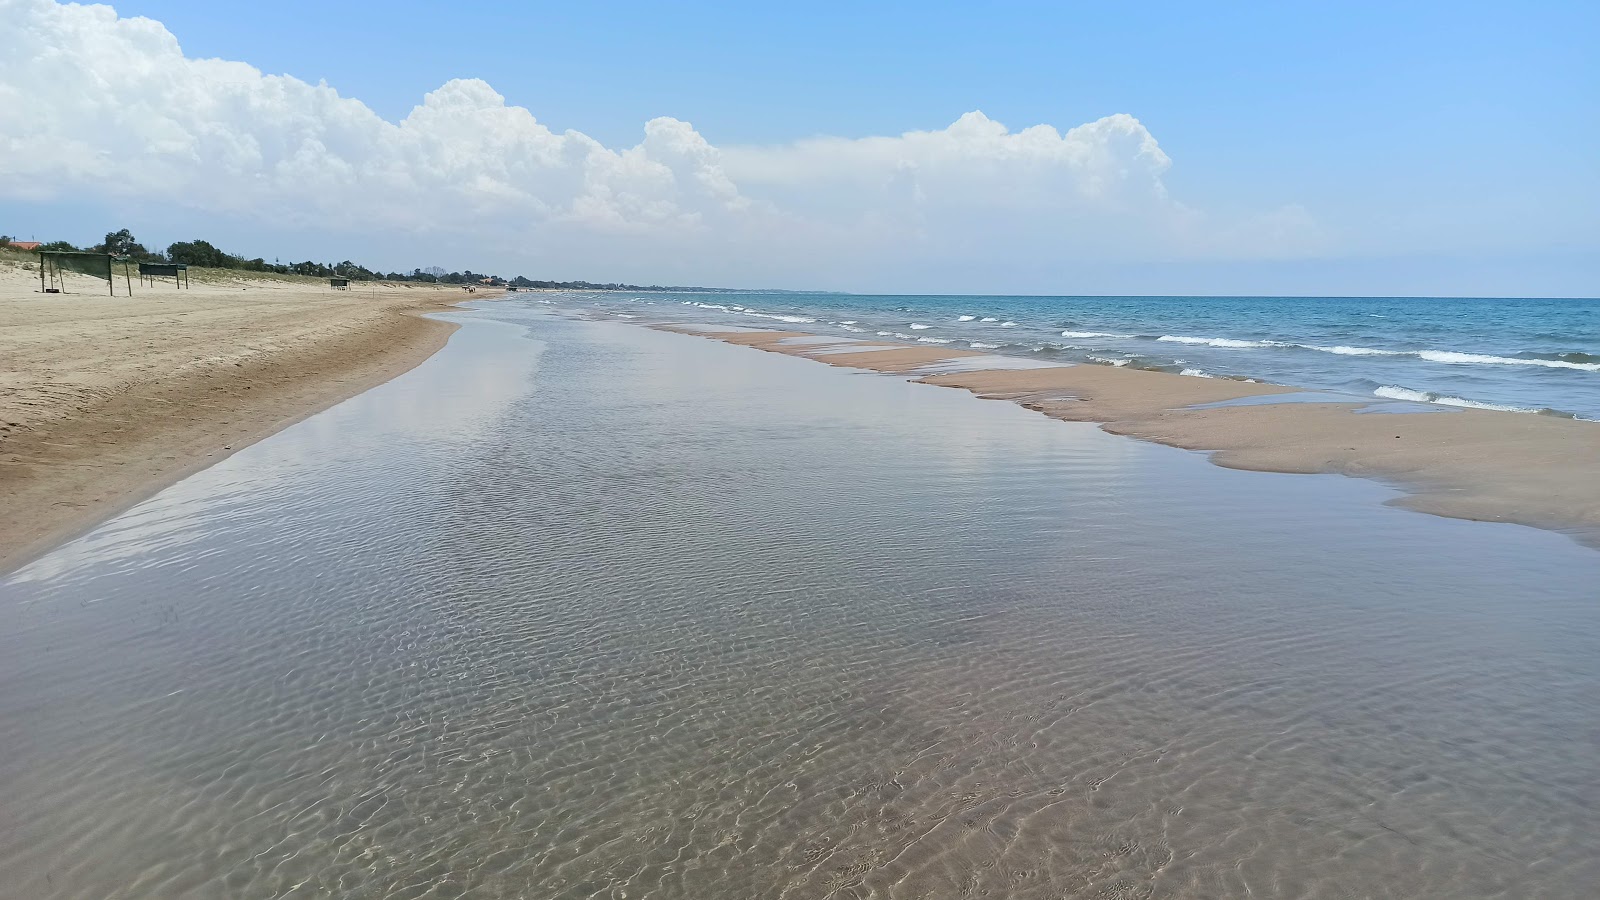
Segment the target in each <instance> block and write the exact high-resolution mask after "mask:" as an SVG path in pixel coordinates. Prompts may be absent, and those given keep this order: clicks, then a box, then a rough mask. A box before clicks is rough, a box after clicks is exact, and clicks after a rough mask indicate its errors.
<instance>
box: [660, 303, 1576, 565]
mask: <svg viewBox="0 0 1600 900" xmlns="http://www.w3.org/2000/svg"><path fill="white" fill-rule="evenodd" d="M657 327H660V328H662V329H664V330H668V331H678V332H682V333H687V334H697V335H700V336H702V337H709V338H714V339H717V340H721V341H726V342H728V343H734V344H740V345H743V346H748V347H755V348H758V349H761V350H767V351H771V352H775V353H784V354H788V355H790V356H801V357H806V358H810V359H814V360H817V361H819V362H825V363H828V364H830V365H835V366H847V367H852V368H861V369H868V370H871V371H876V372H885V373H896V374H918V373H924V372H928V371H929V370H930V368H937V367H938V366H939V365H940V364H941V363H945V364H948V363H950V362H956V363H963V364H964V365H965V366H967V367H970V368H971V370H970V371H953V372H945V373H942V374H926V375H925V376H924V377H922V378H921V379H919V380H920V381H922V382H924V383H927V384H933V385H940V386H944V387H952V388H962V389H965V390H968V391H971V392H973V393H974V394H977V395H979V396H981V397H985V398H989V399H996V400H1010V401H1012V402H1015V403H1018V404H1021V405H1022V406H1025V407H1027V408H1029V409H1032V410H1036V411H1038V412H1041V413H1043V414H1045V415H1047V416H1050V417H1052V418H1056V419H1063V420H1066V421H1073V422H1095V423H1099V424H1100V425H1101V427H1102V428H1104V429H1105V430H1106V431H1109V432H1111V433H1113V434H1120V435H1128V436H1131V437H1136V438H1142V439H1145V440H1151V441H1156V442H1159V443H1163V444H1168V445H1170V446H1174V447H1182V448H1184V449H1189V450H1201V451H1209V452H1211V453H1212V456H1211V459H1212V460H1213V461H1214V462H1216V463H1217V464H1218V465H1222V466H1227V467H1230V468H1238V469H1251V470H1257V471H1267V472H1293V473H1332V474H1339V475H1348V476H1354V477H1360V478H1373V479H1377V480H1379V481H1383V482H1385V483H1387V484H1390V485H1392V486H1395V487H1399V488H1401V489H1402V490H1404V491H1405V492H1406V495H1405V496H1403V497H1400V498H1397V499H1396V500H1395V501H1393V502H1394V503H1396V504H1398V505H1401V506H1405V507H1407V508H1410V509H1415V510H1419V511H1422V512H1427V513H1433V514H1436V515H1442V516H1450V517H1453V518H1461V519H1472V520H1477V521H1490V522H1514V523H1517V524H1522V525H1531V526H1534V527H1538V528H1545V529H1550V530H1555V531H1561V532H1565V533H1567V534H1570V535H1571V536H1572V537H1574V538H1575V539H1577V540H1579V541H1581V542H1583V543H1585V544H1588V545H1590V546H1600V423H1595V422H1586V421H1578V420H1572V419H1563V418H1556V417H1553V416H1537V415H1527V414H1520V413H1510V412H1499V411H1495V410H1480V409H1448V410H1447V409H1442V408H1428V407H1422V406H1417V407H1416V408H1415V411H1410V412H1388V411H1385V412H1372V411H1370V410H1371V408H1372V407H1374V406H1377V405H1381V404H1375V403H1374V402H1372V401H1362V400H1359V399H1357V398H1352V401H1351V402H1348V403H1344V402H1310V403H1306V402H1262V403H1254V404H1250V405H1240V406H1220V407H1219V406H1212V407H1210V408H1203V409H1195V408H1193V407H1196V406H1203V405H1206V404H1216V403H1226V402H1228V401H1233V400H1240V399H1245V398H1255V397H1263V398H1265V397H1271V396H1272V395H1284V396H1285V397H1288V396H1291V395H1294V394H1296V393H1297V392H1298V391H1297V389H1296V388H1292V387H1285V386H1282V385H1271V384H1259V383H1251V382H1242V381H1232V380H1227V379H1214V378H1195V377H1187V376H1183V375H1171V374H1167V373H1162V372H1145V371H1138V370H1128V369H1118V368H1112V367H1107V366H1088V365H1060V366H1042V367H1035V368H1027V369H1020V370H1018V369H1005V370H996V369H986V368H984V367H983V366H984V364H985V361H986V360H992V361H996V364H1002V363H1004V362H1006V361H1007V359H1008V358H1005V357H995V356H988V355H985V354H982V353H977V352H974V351H969V350H952V349H946V348H941V347H919V346H914V345H900V346H895V347H894V348H893V349H872V350H864V351H862V352H850V350H849V346H850V342H848V341H838V340H836V341H833V342H829V343H823V342H821V340H820V339H817V340H812V339H811V338H815V337H816V336H812V335H807V334H805V333H804V332H794V331H758V330H753V329H752V330H743V331H721V330H714V331H708V330H705V329H701V328H696V327H693V326H674V325H660V326H657ZM889 343H892V342H885V341H876V340H875V341H873V342H872V346H873V347H883V346H885V345H887V344H889Z"/></svg>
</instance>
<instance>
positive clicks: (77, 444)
mask: <svg viewBox="0 0 1600 900" xmlns="http://www.w3.org/2000/svg"><path fill="white" fill-rule="evenodd" d="M17 256H18V258H17V259H14V260H13V259H8V260H5V261H3V262H0V360H3V361H4V362H3V365H0V571H3V570H6V569H10V568H13V567H15V566H17V565H19V564H20V563H22V562H23V561H25V560H27V559H29V558H31V557H33V556H35V555H37V554H38V553H40V552H41V551H43V550H45V549H47V548H48V547H50V546H51V545H53V544H56V543H59V542H60V541H62V540H64V539H66V538H68V537H71V536H72V535H75V534H77V533H79V532H81V531H83V530H84V529H86V528H88V527H89V526H91V525H93V524H95V523H96V522H99V521H101V520H103V519H105V518H108V517H110V516H112V515H114V514H116V513H118V512H120V511H122V510H124V509H126V508H127V507H129V506H130V505H132V504H133V503H134V502H137V501H138V500H140V499H143V498H144V497H147V496H149V495H150V494H151V493H153V492H154V491H156V490H158V489H159V488H161V487H164V486H166V485H168V484H171V483H172V482H174V481H176V480H178V479H180V478H182V477H183V476H184V475H186V474H189V473H191V472H194V471H197V470H199V469H201V468H204V467H205V466H207V465H210V464H212V463H214V462H216V461H217V460H219V459H222V458H223V457H225V456H227V455H228V454H229V453H232V452H234V451H237V450H238V449H240V448H242V447H244V446H246V445H248V444H250V443H252V442H254V441H256V440H259V439H261V438H262V437H265V436H266V435H269V434H272V433H273V432H275V431H277V430H279V429H281V428H282V427H283V426H285V425H287V424H289V423H291V422H294V421H297V420H299V419H301V418H304V417H305V416H307V415H309V414H311V413H314V412H316V411H318V410H321V409H325V408H327V407H328V406H330V405H332V404H334V403H336V402H338V401H340V400H343V399H345V398H346V397H350V396H353V395H355V394H358V393H360V392H361V391H363V390H366V389H367V388H369V387H371V386H373V385H375V384H379V383H382V382H384V381H387V380H388V379H390V378H392V377H394V376H395V375H397V374H399V373H400V372H404V371H406V370H407V369H409V368H411V367H413V366H415V365H416V364H417V363H419V362H420V361H422V360H423V359H426V358H427V357H428V356H429V355H431V354H432V353H434V352H435V351H437V350H438V349H439V348H440V347H441V346H443V345H444V342H445V340H446V339H447V338H448V336H449V334H450V332H451V330H452V328H453V326H451V325H449V324H447V323H444V322H439V321H433V320H429V319H425V318H422V317H421V314H423V313H427V312H430V311H434V310H440V309H446V308H448V307H449V306H450V305H451V304H453V303H455V302H458V301H459V300H461V299H462V298H463V297H464V296H466V295H465V294H464V293H463V292H462V291H461V289H459V288H436V287H434V286H432V285H398V284H383V285H365V286H361V285H358V286H357V287H356V288H355V289H353V290H350V291H334V290H331V289H330V288H329V287H328V284H327V281H326V280H322V281H320V282H319V281H316V280H312V279H287V278H284V279H273V278H261V277H251V276H250V275H249V274H248V273H206V274H198V273H197V277H196V278H195V279H194V281H193V282H192V286H191V287H189V288H187V289H183V290H178V289H175V288H173V286H172V284H171V282H170V281H168V282H165V283H160V282H158V283H157V284H156V285H155V286H152V287H145V286H142V285H140V284H138V283H137V282H135V283H134V284H133V296H132V297H131V298H130V297H127V296H123V294H125V287H124V285H123V283H122V282H121V281H120V280H119V281H118V282H117V284H116V290H117V294H118V295H119V296H115V297H110V296H107V295H106V283H105V282H104V281H102V280H98V279H93V278H88V277H83V276H73V277H72V278H71V280H70V282H69V290H70V291H71V293H68V294H41V293H39V292H38V290H39V280H38V273H37V272H36V271H28V270H25V269H23V268H22V266H21V263H22V261H23V258H22V257H21V255H20V254H18V255H17ZM475 296H483V295H482V294H478V295H475Z"/></svg>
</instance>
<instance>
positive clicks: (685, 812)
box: [0, 297, 1600, 900]
mask: <svg viewBox="0 0 1600 900" xmlns="http://www.w3.org/2000/svg"><path fill="white" fill-rule="evenodd" d="M542 299H552V298H546V297H538V298H518V299H510V300H501V301H497V302H494V303H488V304H481V305H479V304H469V308H467V309H462V310H454V311H450V312H447V313H443V314H440V315H442V316H443V317H445V318H446V319H447V320H448V324H450V325H458V326H460V327H459V328H457V330H455V331H453V332H452V333H451V334H450V336H449V340H448V342H447V344H446V346H445V347H444V348H443V349H442V350H441V351H440V352H438V353H436V354H434V355H433V356H431V357H429V358H428V359H427V360H426V361H425V362H423V363H422V364H420V365H418V366H416V367H415V368H412V369H410V370H408V371H407V372H405V373H403V374H401V375H399V376H398V377H396V378H393V379H392V380H390V381H387V382H385V383H384V384H381V385H378V386H376V387H374V388H372V389H371V390H368V391H365V392H363V393H361V394H359V395H356V396H353V397H351V398H350V399H348V400H346V401H344V402H341V403H337V404H335V405H333V406H332V407H330V408H328V409H326V410H324V411H323V412H320V413H317V414H315V415H311V416H309V417H306V418H304V419H302V420H300V421H298V422H295V423H294V424H292V425H289V426H288V427H286V428H284V429H283V430H281V431H279V432H278V433H276V434H273V435H271V436H269V437H267V438H265V439H263V440H261V441H259V442H257V443H255V444H253V445H251V446H248V447H245V448H243V449H242V450H239V451H238V452H236V453H233V454H232V455H229V456H227V457H226V458H222V459H220V460H219V461H218V462H216V463H215V464H213V465H211V466H209V467H207V468H206V469H204V470H203V471H199V472H197V473H195V474H193V475H192V476H190V477H187V478H184V479H183V480H181V481H178V482H176V483H174V484H172V485H170V486H169V487H166V488H165V489H162V490H160V491H159V492H157V493H156V494H154V495H153V496H151V497H150V498H148V499H146V500H143V501H141V502H139V503H138V504H136V505H135V506H133V507H132V508H130V509H128V510H127V511H125V512H123V513H122V514H120V515H118V516H115V517H113V518H111V519H109V520H108V521H106V522H104V523H102V524H101V525H99V526H97V527H95V528H93V529H91V530H90V531H88V532H87V533H86V534H84V535H82V536H80V537H78V538H75V539H73V540H71V541H69V542H67V543H65V544H62V545H60V546H58V547H56V548H54V549H53V550H51V551H49V552H47V553H45V554H43V555H41V556H39V557H38V558H36V559H34V560H33V561H32V562H30V563H28V564H26V565H24V566H23V567H21V568H20V569H17V570H16V571H14V572H12V573H11V574H10V575H9V576H7V577H5V578H4V579H3V580H0V683H4V684H6V685H7V686H8V687H7V690H6V691H5V692H0V795H4V796H5V797H6V798H7V802H6V803H5V804H4V806H3V807H0V870H3V871H5V872H6V873H7V877H6V878H5V879H4V880H3V883H0V897H7V898H10V897H17V898H19V900H20V898H24V897H26V898H29V900H55V898H68V897H84V896H104V895H107V894H110V893H112V892H117V893H118V894H119V896H125V897H128V898H152V900H153V898H163V900H170V898H188V897H194V898H200V897H211V896H219V895H227V896H236V897H241V898H255V897H260V898H267V897H281V896H295V895H296V894H301V895H309V896H316V895H319V894H320V895H337V896H347V897H386V896H430V897H463V898H467V897H470V898H474V900H484V898H491V900H492V898H514V897H528V896H537V897H550V898H580V897H594V896H608V897H624V896H626V897H645V896H648V897H667V898H671V897H684V898H689V897H757V896H773V897H785V896H789V897H811V896H830V895H831V896H854V897H863V898H868V897H870V898H885V900H890V898H909V897H938V898H943V897H951V898H954V897H966V896H983V895H985V894H987V895H989V896H1007V897H1012V898H1018V900H1028V898H1054V897H1060V896H1086V897H1087V896H1119V897H1174V898H1191V897H1192V898H1200V897H1217V896H1230V897H1233V896H1273V897H1304V898H1334V897H1346V896H1352V895H1359V896H1374V897H1407V898H1419V897H1438V898H1465V897H1502V896H1546V897H1581V896H1585V895H1586V891H1587V890H1588V887H1589V886H1590V885H1592V884H1593V883H1594V881H1595V879H1596V878H1597V877H1600V870H1597V868H1596V860H1595V857H1594V855H1593V853H1592V851H1591V848H1590V847H1589V845H1588V842H1587V840H1586V838H1587V836H1588V835H1590V834H1593V833H1594V832H1595V830H1596V828H1600V820H1597V817H1596V810H1597V809H1600V803H1597V802H1596V801H1597V799H1600V798H1597V797H1596V795H1595V785H1597V784H1600V757H1597V756H1596V754H1595V752H1594V746H1593V741H1592V736H1593V728H1592V725H1593V722H1594V721H1596V717H1597V716H1600V707H1597V702H1600V701H1597V699H1596V698H1597V697H1600V692H1597V691H1595V690H1594V687H1595V685H1596V684H1600V662H1597V661H1600V611H1597V609H1596V607H1595V604H1594V603H1593V599H1594V596H1593V593H1594V585H1595V584H1596V583H1597V582H1600V554H1596V553H1595V552H1594V551H1593V550H1592V549H1590V548H1587V547H1584V546H1581V545H1579V544H1578V543H1575V542H1574V541H1572V540H1569V539H1568V538H1567V537H1566V536H1564V535H1561V534H1556V533H1552V532H1550V531H1547V530H1540V529H1535V528H1527V527H1522V526H1517V525H1509V524H1504V523H1493V522H1480V521H1469V520H1465V519H1456V518H1445V517H1440V516H1431V515H1419V514H1417V513H1416V512H1413V511H1411V510H1407V509H1398V508H1394V506H1392V505H1389V504H1390V501H1393V500H1395V499H1396V498H1399V497H1403V496H1405V494H1403V493H1401V492H1400V491H1397V490H1395V489H1393V488H1391V487H1388V486H1386V485H1384V484H1382V483H1380V482H1378V481H1375V480H1371V479H1356V478H1346V477H1341V476H1336V475H1285V474H1278V473H1270V472H1255V471H1241V470H1236V469H1229V468H1220V467H1217V466H1215V465H1212V464H1211V463H1210V462H1209V461H1207V459H1206V458H1205V457H1204V456H1202V455H1200V454H1197V453H1192V452H1188V451H1185V450H1181V449H1176V448H1173V447H1168V446H1163V445H1161V444H1159V443H1156V442H1153V441H1142V440H1132V439H1129V438H1127V437H1124V436H1119V435H1113V434H1108V433H1106V432H1105V431H1103V430H1102V429H1100V428H1098V427H1096V426H1095V425H1093V424H1089V423H1085V422H1073V421H1057V420H1053V419H1051V418H1048V417H1045V416H1041V415H1038V414H1037V413H1036V412H1035V411H1033V410H1030V409H1026V408H1023V407H1022V406H1019V405H1018V404H1015V403H1010V402H992V401H988V400H984V399H981V398H980V397H978V396H974V395H973V393H972V392H971V391H970V390H967V389H963V390H951V389H948V388H947V387H941V386H938V385H933V384H927V383H922V381H921V380H920V379H921V378H922V377H923V376H920V375H917V374H915V373H914V372H912V373H904V374H885V373H880V372H878V371H875V370H874V369H872V368H870V367H865V366H862V365H859V363H860V362H862V360H850V362H851V363H853V364H852V365H848V366H829V365H819V364H818V363H817V362H816V361H813V360H810V359H805V358H798V357H796V356H794V355H791V354H789V353H763V352H758V351H756V350H753V349H750V348H747V347H742V346H735V345H732V344H730V343H728V342H724V341H715V340H707V339H705V336H704V335H691V334H682V333H670V332H666V331H662V330H659V329H652V328H645V327H640V324H642V323H643V322H645V321H648V320H646V319H645V318H644V317H640V319H637V320H616V319H604V320H596V317H594V316H591V315H588V314H587V312H586V311H584V310H578V311H577V312H578V313H579V314H577V315H574V314H572V312H570V311H569V312H568V313H566V314H561V313H558V312H553V311H551V310H550V308H549V306H548V305H546V304H542V303H540V302H539V300H542ZM745 334H747V335H749V334H754V333H751V332H745ZM800 337H801V336H798V335H791V336H789V337H787V338H780V339H779V340H790V341H795V340H796V339H797V338H800ZM771 339H772V337H771V335H770V334H765V335H762V336H760V337H744V338H740V340H750V341H760V340H771ZM782 346H784V347H794V346H810V347H812V348H813V350H812V352H813V353H814V354H821V355H824V356H826V354H823V353H822V350H823V348H824V346H825V342H819V341H811V342H805V341H804V340H801V341H800V342H798V343H790V344H786V345H782ZM828 349H832V350H837V349H838V348H837V347H836V346H835V347H832V348H828ZM848 349H851V350H856V352H858V353H859V352H860V351H859V349H857V348H848ZM926 350H932V351H934V352H936V353H945V355H944V356H942V357H940V359H941V360H945V361H947V362H944V363H942V364H943V365H946V366H947V367H955V366H954V364H952V363H950V362H948V361H949V360H951V359H954V360H955V362H956V363H959V362H960V361H961V360H970V359H972V357H967V356H959V355H957V356H954V357H952V356H951V355H949V354H948V353H947V352H946V351H941V350H939V348H919V349H917V350H905V349H903V348H902V349H896V350H893V351H884V352H895V353H899V354H900V356H899V357H898V359H899V361H900V364H902V365H907V366H910V365H913V364H921V365H930V364H934V363H931V362H930V361H929V359H927V358H925V357H922V356H919V354H921V353H924V352H926ZM872 352H875V351H868V353H867V355H869V356H870V354H871V353H872ZM839 355H840V356H848V355H849V354H847V353H840V354H839ZM879 361H880V362H882V360H879ZM886 368H887V367H886ZM1013 371H1014V372H1015V373H1017V374H1022V375H1026V374H1028V373H1029V372H1030V371H1038V372H1048V371H1050V369H1048V368H1042V369H1034V370H1029V369H1016V370H1013ZM1105 371H1107V372H1108V373H1109V374H1119V373H1116V372H1114V371H1112V370H1105ZM970 374H972V373H962V372H947V373H946V375H947V376H966V375H970ZM1120 374H1125V375H1133V376H1138V375H1139V374H1140V373H1120ZM1171 377H1172V378H1177V379H1178V381H1177V382H1174V383H1175V384H1182V385H1185V386H1190V385H1193V387H1186V389H1187V390H1192V391H1195V392H1197V393H1195V394H1193V395H1189V396H1186V397H1185V398H1184V399H1191V400H1195V401H1197V402H1199V401H1202V400H1203V399H1204V398H1206V397H1214V396H1216V394H1215V393H1214V392H1216V391H1219V390H1221V389H1222V388H1221V387H1219V386H1217V385H1214V384H1212V380H1208V379H1198V378H1182V377H1180V376H1171ZM1224 386H1226V385H1224ZM1241 386H1242V388H1244V389H1250V388H1251V386H1250V385H1241ZM1076 387H1078V388H1081V387H1082V385H1081V384H1079V385H1077V386H1076ZM1235 390H1237V388H1235ZM1203 392H1213V393H1203ZM1297 408H1298V407H1297ZM1361 415H1367V416H1374V417H1376V416H1384V415H1389V414H1384V413H1365V414H1361ZM1428 415H1436V416H1439V417H1441V418H1444V417H1453V416H1455V415H1457V414H1455V413H1435V414H1428ZM1391 440H1393V439H1392V438H1391Z"/></svg>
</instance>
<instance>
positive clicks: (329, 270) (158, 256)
mask: <svg viewBox="0 0 1600 900" xmlns="http://www.w3.org/2000/svg"><path fill="white" fill-rule="evenodd" d="M10 242H11V238H9V237H7V236H5V235H0V247H4V246H6V245H8V244H9V243H10ZM39 249H40V250H64V251H77V252H89V253H110V254H113V255H115V256H126V257H129V258H130V259H134V260H138V261H140V262H163V263H179V264H182V265H190V266H196V267H204V268H208V269H238V270H242V271H245V272H271V273H275V274H278V275H309V276H312V277H314V278H348V279H350V280H351V281H418V282H423V283H426V284H460V285H477V284H488V285H491V286H493V287H518V288H552V289H560V290H582V291H714V290H719V289H718V288H692V287H689V288H686V287H664V286H661V285H648V286H641V285H636V284H618V283H615V282H612V283H608V284H596V283H593V282H588V281H543V280H540V279H536V278H527V277H525V276H522V275H517V276H514V277H512V278H502V277H500V276H498V275H489V274H484V273H480V272H474V271H472V270H471V269H467V270H465V271H461V272H446V271H444V270H443V269H440V268H437V267H433V268H429V269H427V270H423V269H412V270H411V271H410V272H409V273H404V272H382V271H379V270H376V269H369V268H367V267H366V266H363V265H359V264H357V263H354V262H351V261H350V260H348V259H347V260H345V261H343V262H337V263H319V262H313V261H311V260H306V261H305V262H297V263H280V262H267V261H266V260H265V259H263V258H261V257H259V256H258V257H256V258H254V259H247V258H245V257H243V256H240V255H237V254H233V253H227V252H224V251H222V250H219V249H218V248H217V247H216V246H214V245H213V244H212V243H211V242H210V241H203V240H198V239H196V240H193V241H176V242H174V243H172V244H169V245H167V249H166V250H164V251H159V250H150V249H148V248H146V247H145V245H143V244H141V243H139V242H138V240H136V239H135V238H134V236H133V232H131V231H129V230H128V229H126V228H123V229H121V230H119V231H111V232H107V233H106V236H105V240H103V241H101V242H100V243H98V244H95V245H94V246H92V247H75V246H73V245H72V244H71V243H68V242H67V241H51V242H49V243H47V244H40V245H39Z"/></svg>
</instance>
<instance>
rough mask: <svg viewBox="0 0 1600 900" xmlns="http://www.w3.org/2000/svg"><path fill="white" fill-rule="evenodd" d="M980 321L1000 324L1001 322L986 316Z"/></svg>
mask: <svg viewBox="0 0 1600 900" xmlns="http://www.w3.org/2000/svg"><path fill="white" fill-rule="evenodd" d="M978 321H979V322H998V321H1000V320H999V319H996V318H995V317H994V316H984V317H983V318H981V319H979V320H978Z"/></svg>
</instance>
